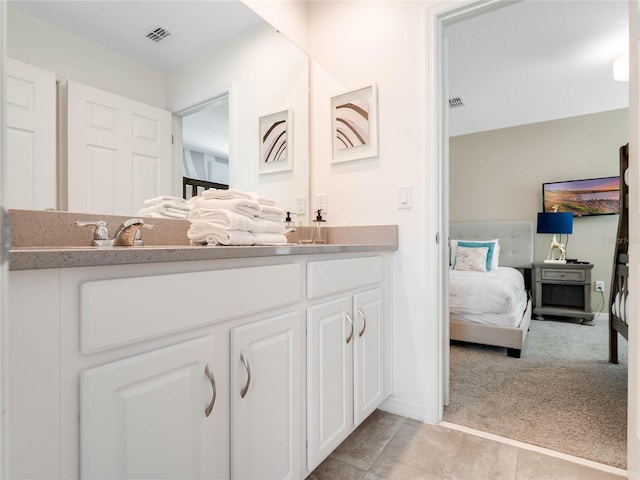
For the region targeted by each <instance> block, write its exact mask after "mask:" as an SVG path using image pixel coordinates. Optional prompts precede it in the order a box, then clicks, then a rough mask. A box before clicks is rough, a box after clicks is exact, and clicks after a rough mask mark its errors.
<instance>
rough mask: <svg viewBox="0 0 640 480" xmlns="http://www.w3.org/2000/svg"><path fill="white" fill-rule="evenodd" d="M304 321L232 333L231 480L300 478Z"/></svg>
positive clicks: (288, 318) (287, 318)
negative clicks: (302, 330) (232, 479)
mask: <svg viewBox="0 0 640 480" xmlns="http://www.w3.org/2000/svg"><path fill="white" fill-rule="evenodd" d="M301 323H302V319H301V315H300V313H299V312H293V313H289V314H286V315H282V316H279V317H274V318H270V319H268V320H263V321H258V322H254V323H250V324H248V325H244V326H242V327H237V328H234V329H232V330H231V360H230V362H231V363H230V364H231V382H230V385H231V387H230V388H231V478H238V479H245V478H246V479H249V478H250V479H260V478H264V479H269V480H278V479H297V478H300V448H301V443H302V435H301V421H302V418H301V414H302V388H303V382H302V378H301V372H302V370H301V368H302V367H301V365H302V363H303V361H304V359H303V356H302V351H301V348H302V337H301V335H302V333H301V328H302V325H301Z"/></svg>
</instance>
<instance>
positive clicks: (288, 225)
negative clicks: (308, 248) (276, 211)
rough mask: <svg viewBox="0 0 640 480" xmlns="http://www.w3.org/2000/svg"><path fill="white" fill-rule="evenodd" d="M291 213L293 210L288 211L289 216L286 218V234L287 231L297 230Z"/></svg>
mask: <svg viewBox="0 0 640 480" xmlns="http://www.w3.org/2000/svg"><path fill="white" fill-rule="evenodd" d="M291 215H292V212H287V216H286V217H285V219H284V233H285V235H286V234H287V233H291V232H295V231H296V226H295V225H294V223H293V220H291ZM293 215H295V213H293Z"/></svg>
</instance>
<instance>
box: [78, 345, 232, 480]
mask: <svg viewBox="0 0 640 480" xmlns="http://www.w3.org/2000/svg"><path fill="white" fill-rule="evenodd" d="M225 353H226V349H224V347H223V346H222V345H219V340H218V338H217V337H215V336H213V335H211V336H207V337H203V338H200V339H197V340H193V341H189V342H185V343H181V344H179V345H175V346H171V347H166V348H163V349H160V350H156V351H153V352H150V353H146V354H143V355H138V356H135V357H131V358H128V359H125V360H122V361H118V362H114V363H111V364H107V365H104V366H100V367H96V368H92V369H90V370H87V371H85V372H84V373H83V374H82V376H81V383H80V392H81V398H80V401H81V404H80V412H81V417H80V437H81V477H82V478H83V479H86V478H119V479H134V478H135V479H142V478H149V479H151V478H163V479H185V478H190V479H198V478H228V477H229V469H228V463H229V460H228V455H229V450H228V431H229V430H228V401H227V400H226V397H227V396H228V395H227V394H228V392H227V390H226V388H225V385H227V384H228V374H227V373H226V372H227V371H228V363H227V361H226V360H225V357H226V355H225ZM214 385H215V386H216V387H217V392H216V393H217V395H216V398H215V404H214V405H213V409H212V410H211V412H210V414H209V416H207V414H206V410H207V407H208V406H209V405H210V404H211V402H212V400H213V393H214Z"/></svg>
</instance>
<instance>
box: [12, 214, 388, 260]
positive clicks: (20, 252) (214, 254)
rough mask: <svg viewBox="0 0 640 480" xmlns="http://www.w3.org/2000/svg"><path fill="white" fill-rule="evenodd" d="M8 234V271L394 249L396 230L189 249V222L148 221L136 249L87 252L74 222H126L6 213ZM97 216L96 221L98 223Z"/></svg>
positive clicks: (349, 230) (342, 230) (87, 236)
mask: <svg viewBox="0 0 640 480" xmlns="http://www.w3.org/2000/svg"><path fill="white" fill-rule="evenodd" d="M9 217H10V219H11V223H12V229H13V243H12V249H11V252H10V253H9V270H35V269H46V268H68V267H86V266H100V265H124V264H136V263H157V262H184V261H203V260H226V259H234V258H252V257H269V256H282V255H317V254H326V253H349V252H368V251H382V250H397V248H398V227H397V225H374V226H354V227H346V226H345V227H328V234H327V239H328V243H327V244H325V245H298V244H297V243H295V242H296V236H295V232H294V233H293V234H292V235H291V236H290V237H289V239H290V241H291V242H292V243H291V244H287V245H277V246H252V247H237V246H235V247H222V246H191V245H189V239H188V238H187V236H186V231H187V229H188V227H189V222H188V221H186V220H167V219H155V218H148V219H145V222H148V223H152V224H154V225H155V228H154V229H153V230H144V231H142V238H143V240H144V242H145V246H142V247H91V246H88V245H90V243H91V238H92V236H91V229H89V228H80V227H77V226H76V225H75V221H76V220H98V219H101V220H104V221H106V222H107V224H108V226H109V231H110V232H113V231H114V229H115V228H116V227H117V226H118V225H119V224H120V223H121V222H122V221H123V220H124V219H126V218H129V217H120V216H109V215H101V216H96V215H87V214H74V213H67V212H39V211H31V210H10V211H9ZM98 217H99V218H98Z"/></svg>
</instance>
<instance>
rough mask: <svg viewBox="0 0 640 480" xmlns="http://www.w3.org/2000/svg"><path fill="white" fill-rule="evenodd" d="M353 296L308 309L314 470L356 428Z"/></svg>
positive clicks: (309, 449)
mask: <svg viewBox="0 0 640 480" xmlns="http://www.w3.org/2000/svg"><path fill="white" fill-rule="evenodd" d="M350 312H351V297H345V298H341V299H338V300H334V301H331V302H327V303H322V304H320V305H316V306H313V307H310V308H308V309H307V468H308V469H309V470H313V469H314V468H315V467H317V466H318V465H319V464H320V462H322V460H324V459H325V458H326V457H327V456H328V455H329V454H330V453H331V452H332V451H333V450H334V449H335V448H336V447H337V446H338V445H339V444H340V443H342V441H343V440H344V439H345V438H346V437H347V436H348V435H349V433H351V431H352V428H353V341H354V340H353V339H354V335H355V334H356V332H354V326H353V319H352V318H351V316H350Z"/></svg>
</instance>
